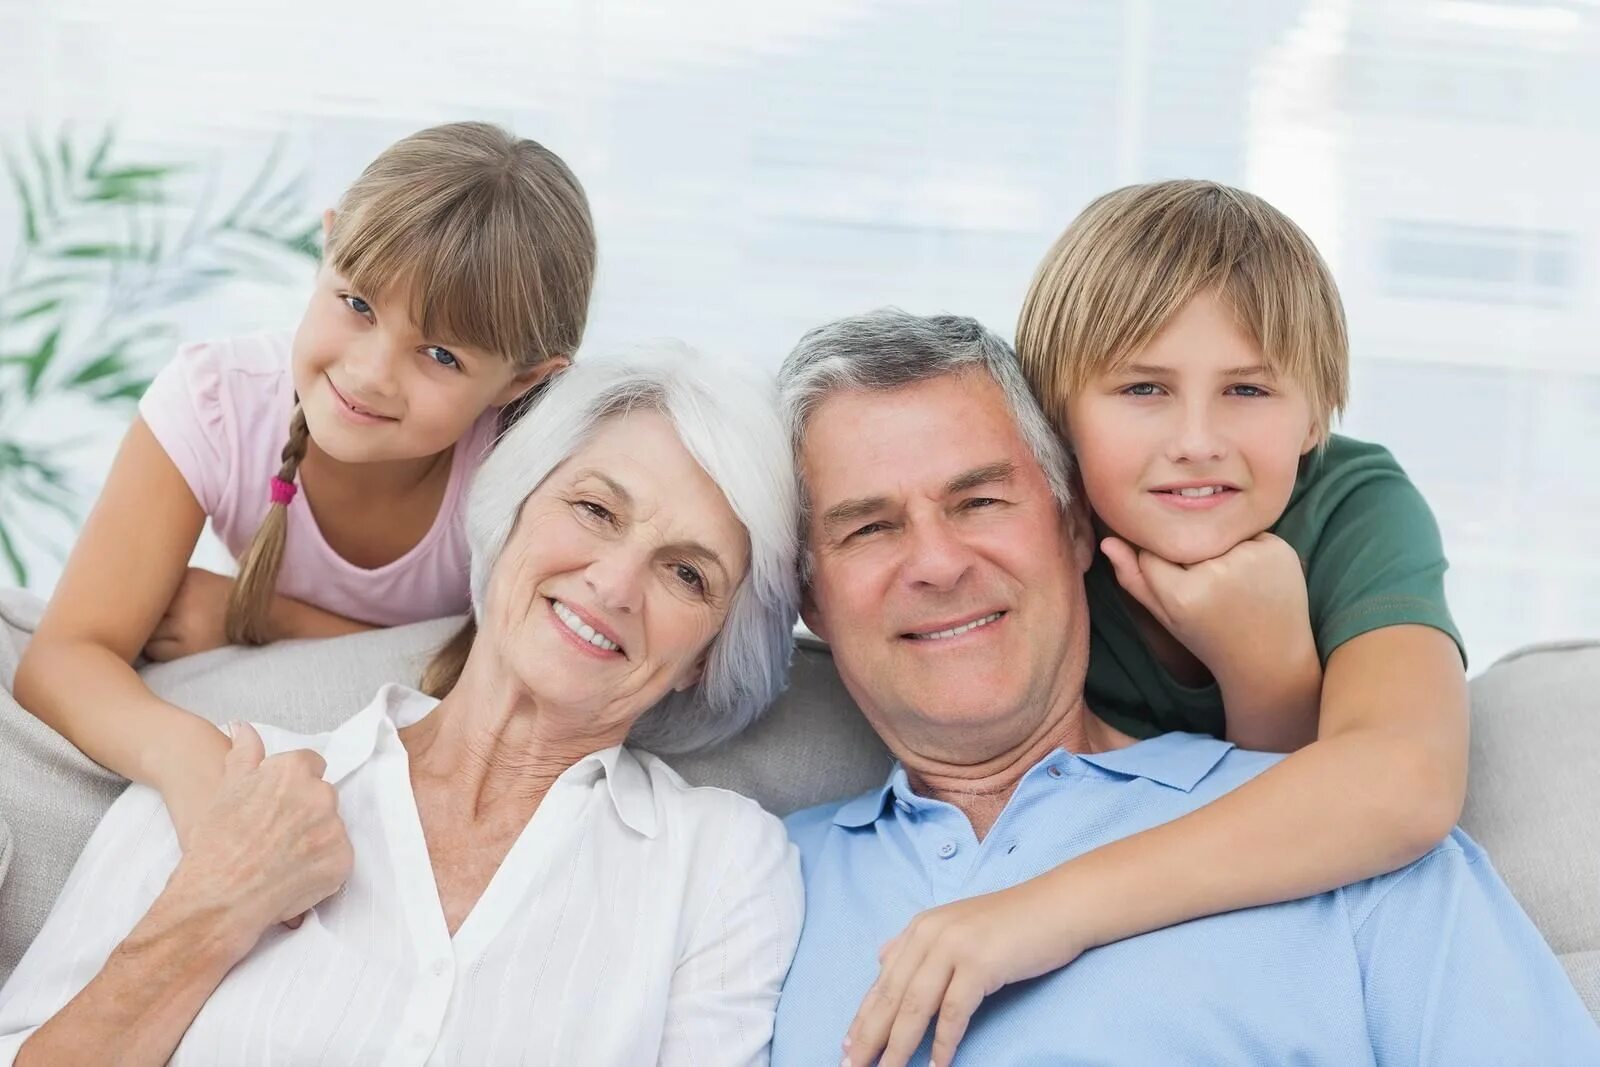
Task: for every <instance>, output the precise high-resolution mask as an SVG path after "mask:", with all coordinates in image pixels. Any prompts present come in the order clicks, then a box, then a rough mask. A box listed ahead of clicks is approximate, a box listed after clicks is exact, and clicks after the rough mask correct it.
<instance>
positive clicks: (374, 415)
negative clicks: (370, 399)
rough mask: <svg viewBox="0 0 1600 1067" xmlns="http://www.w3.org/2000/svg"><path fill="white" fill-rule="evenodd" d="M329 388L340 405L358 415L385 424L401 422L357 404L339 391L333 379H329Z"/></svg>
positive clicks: (391, 416)
mask: <svg viewBox="0 0 1600 1067" xmlns="http://www.w3.org/2000/svg"><path fill="white" fill-rule="evenodd" d="M328 388H330V389H332V390H333V395H334V396H336V397H338V398H339V403H341V404H343V405H344V406H345V407H346V408H348V409H349V410H351V411H353V412H355V413H356V414H357V415H363V416H365V417H367V418H369V419H382V420H383V421H385V422H398V421H399V420H398V419H396V418H395V417H394V416H393V415H384V414H382V413H381V412H377V411H373V410H372V409H371V408H364V407H362V406H361V405H360V404H357V403H355V402H354V401H353V400H351V399H350V398H349V397H347V396H345V395H344V393H342V392H340V391H339V387H338V386H337V385H334V384H333V379H332V378H329V379H328Z"/></svg>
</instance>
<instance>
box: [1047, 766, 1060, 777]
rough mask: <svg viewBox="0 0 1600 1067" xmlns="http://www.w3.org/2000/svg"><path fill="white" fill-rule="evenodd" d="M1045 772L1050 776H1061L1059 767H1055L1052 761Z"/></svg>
mask: <svg viewBox="0 0 1600 1067" xmlns="http://www.w3.org/2000/svg"><path fill="white" fill-rule="evenodd" d="M1046 773H1048V774H1049V775H1050V777H1052V778H1060V777H1061V768H1060V767H1057V766H1056V765H1055V764H1053V763H1052V764H1051V765H1050V770H1049V771H1048V772H1046Z"/></svg>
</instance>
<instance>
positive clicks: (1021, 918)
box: [844, 882, 1087, 1067]
mask: <svg viewBox="0 0 1600 1067" xmlns="http://www.w3.org/2000/svg"><path fill="white" fill-rule="evenodd" d="M1052 895H1054V896H1056V897H1057V898H1058V899H1054V900H1052V899H1051V897H1052ZM1071 910H1072V909H1070V908H1068V907H1066V906H1065V905H1064V904H1063V902H1062V901H1061V900H1060V899H1059V894H1056V893H1054V891H1053V890H1052V889H1051V888H1049V887H1047V886H1045V887H1040V886H1035V884H1034V883H1033V882H1024V883H1022V884H1021V885H1017V886H1012V887H1011V888H1009V889H1002V890H1000V891H999V892H996V893H988V894H985V895H983V896H979V897H971V898H969V899H967V900H958V901H956V902H954V903H952V904H946V905H944V906H943V907H939V908H932V909H930V910H928V911H925V912H923V913H922V914H921V915H918V916H917V917H916V918H915V919H912V920H911V924H910V925H909V926H907V927H906V928H905V929H904V930H903V931H901V933H900V935H899V936H898V937H896V938H895V939H894V940H893V941H890V942H889V943H888V944H887V945H885V946H884V947H883V949H882V950H881V951H880V952H879V953H878V960H879V969H878V980H877V981H876V982H874V983H873V984H872V988H871V989H870V990H868V991H867V996H866V999H865V1000H863V1001H862V1003H861V1007H860V1009H859V1010H858V1011H857V1012H856V1017H855V1020H854V1021H853V1022H852V1023H851V1024H850V1030H849V1033H848V1034H846V1036H845V1041H844V1062H845V1063H846V1064H851V1065H854V1067H866V1065H867V1064H871V1063H877V1064H879V1065H880V1067H905V1064H907V1063H909V1062H910V1060H911V1056H912V1054H913V1053H915V1052H916V1050H917V1046H919V1045H920V1044H922V1038H923V1035H924V1034H926V1033H927V1032H928V1026H929V1024H930V1023H932V1022H933V1021H934V1017H935V1016H937V1017H938V1026H937V1028H936V1029H935V1030H934V1035H933V1051H932V1054H931V1058H930V1059H929V1063H931V1064H939V1065H940V1067H946V1065H948V1064H950V1063H951V1062H952V1061H953V1060H954V1059H955V1053H956V1045H957V1044H959V1043H960V1041H961V1038H962V1037H963V1036H964V1035H965V1034H966V1032H967V1024H968V1023H969V1022H971V1020H972V1014H973V1012H975V1011H977V1010H978V1005H979V1004H981V1003H982V1002H983V998H984V997H986V996H989V995H990V994H991V993H994V992H995V991H996V990H998V989H1000V987H1002V986H1005V985H1008V984H1010V983H1012V982H1020V981H1023V980H1025V979H1028V978H1035V977H1037V976H1039V975H1041V974H1045V973H1047V972H1049V971H1053V970H1056V969H1057V968H1060V967H1065V966H1066V965H1067V964H1069V963H1071V962H1072V961H1073V960H1075V959H1077V958H1078V956H1079V955H1080V954H1081V953H1082V952H1083V951H1084V950H1085V948H1086V947H1087V946H1085V945H1084V944H1082V943H1081V941H1080V940H1079V939H1078V936H1077V934H1076V933H1075V932H1073V931H1071V930H1070V929H1068V928H1067V927H1066V920H1065V918H1064V916H1065V915H1067V914H1070V913H1071Z"/></svg>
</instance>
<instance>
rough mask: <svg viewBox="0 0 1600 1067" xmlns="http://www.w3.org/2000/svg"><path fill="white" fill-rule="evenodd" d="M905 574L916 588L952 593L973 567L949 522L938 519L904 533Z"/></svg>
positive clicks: (966, 548) (927, 520)
mask: <svg viewBox="0 0 1600 1067" xmlns="http://www.w3.org/2000/svg"><path fill="white" fill-rule="evenodd" d="M907 532H908V534H909V536H908V537H907V541H906V544H907V549H906V551H907V555H906V560H905V567H904V574H905V577H906V579H907V580H908V581H910V582H912V583H913V584H915V585H919V586H922V587H924V588H926V589H932V590H947V589H953V588H955V586H956V585H957V584H959V583H960V581H961V579H962V577H963V576H964V575H965V574H966V573H967V571H968V570H969V569H970V568H971V566H972V558H973V557H972V549H971V547H970V546H969V545H968V544H967V543H966V542H965V541H963V540H962V539H961V536H960V533H959V531H957V530H955V529H954V528H952V526H951V524H950V521H949V520H948V519H947V518H945V517H943V516H940V517H939V518H928V519H924V520H923V521H921V522H917V523H913V524H912V526H911V529H910V530H908V531H907Z"/></svg>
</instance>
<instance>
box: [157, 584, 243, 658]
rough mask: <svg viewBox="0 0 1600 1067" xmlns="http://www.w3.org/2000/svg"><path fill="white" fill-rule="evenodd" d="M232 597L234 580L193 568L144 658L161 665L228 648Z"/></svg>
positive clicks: (159, 624) (159, 626)
mask: <svg viewBox="0 0 1600 1067" xmlns="http://www.w3.org/2000/svg"><path fill="white" fill-rule="evenodd" d="M232 595H233V579H232V578H228V577H224V576H223V575H220V574H213V573H212V572H211V571H208V570H203V569H201V568H199V567H190V568H189V569H188V571H187V572H186V573H185V574H184V576H183V581H182V582H181V583H180V584H179V585H178V591H177V593H175V594H174V595H173V597H172V603H170V604H168V605H167V612H166V614H165V615H163V616H162V617H161V621H160V622H159V623H157V624H156V628H155V630H154V631H152V632H151V634H150V640H148V641H146V642H145V646H144V654H145V656H146V657H147V658H149V659H152V660H158V661H165V660H173V659H181V658H183V657H184V656H193V655H195V654H196V653H199V652H209V651H210V650H211V649H213V648H221V647H222V646H224V645H226V644H227V643H228V636H227V633H226V632H225V629H224V624H225V623H226V621H227V618H228V598H229V597H231V596H232Z"/></svg>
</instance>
